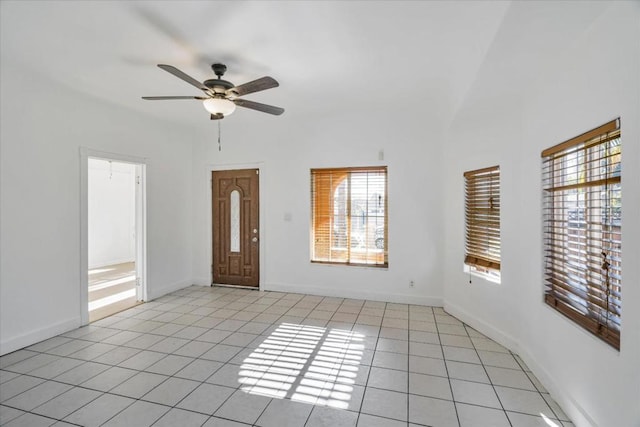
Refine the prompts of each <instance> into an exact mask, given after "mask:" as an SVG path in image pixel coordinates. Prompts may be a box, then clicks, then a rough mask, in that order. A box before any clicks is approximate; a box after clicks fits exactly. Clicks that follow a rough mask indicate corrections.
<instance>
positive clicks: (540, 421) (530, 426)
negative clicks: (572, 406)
mask: <svg viewBox="0 0 640 427" xmlns="http://www.w3.org/2000/svg"><path fill="white" fill-rule="evenodd" d="M506 414H507V417H509V421H511V425H512V426H513V427H562V423H561V422H560V421H558V420H555V419H553V418H547V419H546V420H545V419H544V418H543V417H542V416H540V415H527V414H520V413H517V412H508V411H507V413H506ZM547 420H548V421H549V422H547ZM550 423H552V424H550Z"/></svg>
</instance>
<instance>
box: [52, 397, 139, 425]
mask: <svg viewBox="0 0 640 427" xmlns="http://www.w3.org/2000/svg"><path fill="white" fill-rule="evenodd" d="M133 402H135V400H133V399H129V398H127V397H122V396H115V395H113V394H103V395H102V396H100V397H98V398H97V399H96V400H94V401H93V402H91V403H89V404H88V405H86V406H83V407H82V408H80V409H78V410H77V411H75V412H74V413H72V414H71V415H69V416H67V417H66V418H65V419H64V421H68V422H70V423H75V424H80V425H82V426H86V427H93V426H99V425H101V424H103V423H104V422H105V421H107V420H108V419H109V418H111V417H113V416H114V415H115V414H117V413H118V412H120V411H122V410H123V409H124V408H126V407H127V406H129V405H131V404H132V403H133Z"/></svg>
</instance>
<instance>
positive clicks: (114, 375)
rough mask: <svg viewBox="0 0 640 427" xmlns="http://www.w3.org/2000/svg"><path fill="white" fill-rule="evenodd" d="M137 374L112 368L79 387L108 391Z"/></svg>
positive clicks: (128, 370) (123, 369)
mask: <svg viewBox="0 0 640 427" xmlns="http://www.w3.org/2000/svg"><path fill="white" fill-rule="evenodd" d="M137 373H138V371H134V370H132V369H125V368H119V367H117V366H114V367H111V368H109V369H107V370H106V371H104V372H101V373H100V374H98V375H96V376H95V377H93V378H90V379H88V380H87V381H85V382H83V383H82V384H81V385H82V387H87V388H90V389H94V390H99V391H109V390H111V389H112V388H114V387H116V386H117V385H120V384H121V383H123V382H124V381H126V380H128V379H129V378H131V377H132V376H134V375H135V374H137Z"/></svg>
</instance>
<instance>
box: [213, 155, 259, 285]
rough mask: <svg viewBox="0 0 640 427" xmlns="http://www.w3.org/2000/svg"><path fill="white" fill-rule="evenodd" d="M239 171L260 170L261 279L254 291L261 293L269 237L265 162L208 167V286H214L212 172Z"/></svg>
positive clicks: (223, 164) (222, 164)
mask: <svg viewBox="0 0 640 427" xmlns="http://www.w3.org/2000/svg"><path fill="white" fill-rule="evenodd" d="M239 169H257V170H258V197H259V199H258V200H259V202H258V230H260V233H259V236H260V240H259V241H258V244H259V245H260V246H259V250H260V256H259V257H258V262H259V263H260V278H259V280H258V287H257V288H252V289H258V290H260V291H264V284H265V282H266V281H265V277H266V271H265V270H266V269H265V268H264V266H265V265H266V262H265V260H266V255H265V250H264V248H265V241H266V237H267V233H266V230H265V228H264V224H265V221H264V212H265V210H266V209H265V204H266V203H265V202H266V197H264V185H263V184H262V183H263V182H264V176H265V169H266V168H265V166H264V162H256V163H226V164H225V163H221V164H209V165H207V167H206V174H207V178H206V181H205V182H206V183H207V185H208V190H207V227H206V230H207V243H208V244H207V252H206V253H207V265H208V269H209V280H208V286H213V285H214V283H213V271H211V265H212V263H213V208H212V207H213V185H212V184H213V183H212V180H213V177H212V172H214V171H230V170H239ZM229 286H233V287H238V288H243V287H242V286H238V285H229Z"/></svg>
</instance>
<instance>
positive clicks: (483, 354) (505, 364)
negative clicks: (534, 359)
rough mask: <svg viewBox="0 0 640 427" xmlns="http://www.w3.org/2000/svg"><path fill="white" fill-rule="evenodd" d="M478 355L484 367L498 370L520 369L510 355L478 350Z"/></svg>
mask: <svg viewBox="0 0 640 427" xmlns="http://www.w3.org/2000/svg"><path fill="white" fill-rule="evenodd" d="M478 355H480V359H481V360H482V363H483V364H484V365H486V366H496V367H498V368H510V369H521V368H520V365H518V362H516V359H515V358H514V357H513V356H512V355H511V354H510V353H498V352H495V351H484V350H479V351H478Z"/></svg>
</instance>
